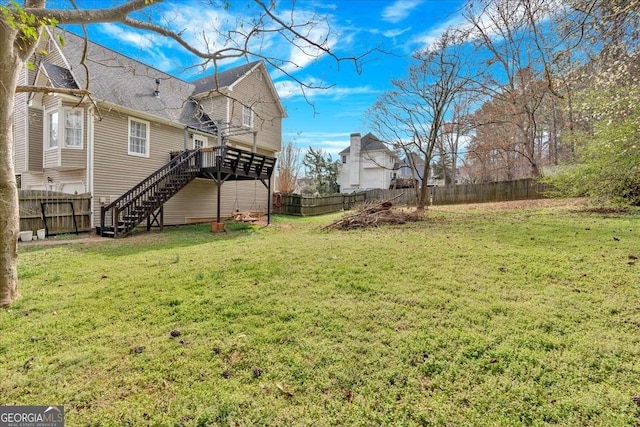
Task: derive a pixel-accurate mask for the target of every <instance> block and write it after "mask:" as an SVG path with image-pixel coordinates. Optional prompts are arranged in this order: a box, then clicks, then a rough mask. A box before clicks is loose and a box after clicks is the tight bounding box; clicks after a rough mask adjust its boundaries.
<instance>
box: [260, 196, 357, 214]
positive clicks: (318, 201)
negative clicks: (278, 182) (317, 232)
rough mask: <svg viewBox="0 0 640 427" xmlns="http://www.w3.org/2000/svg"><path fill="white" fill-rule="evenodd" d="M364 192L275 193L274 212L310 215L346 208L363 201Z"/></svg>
mask: <svg viewBox="0 0 640 427" xmlns="http://www.w3.org/2000/svg"><path fill="white" fill-rule="evenodd" d="M365 197H366V196H365V193H357V194H356V193H354V194H332V195H330V196H302V195H299V194H290V195H284V194H275V195H274V203H273V204H274V212H275V213H282V214H285V215H301V216H312V215H321V214H326V213H331V212H338V211H341V210H348V209H351V208H353V207H354V206H355V205H357V204H359V203H363V202H364V201H365Z"/></svg>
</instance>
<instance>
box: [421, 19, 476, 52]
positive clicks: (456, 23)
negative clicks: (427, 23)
mask: <svg viewBox="0 0 640 427" xmlns="http://www.w3.org/2000/svg"><path fill="white" fill-rule="evenodd" d="M465 25H468V24H467V23H466V20H465V18H464V17H463V16H462V15H454V16H452V17H451V18H449V19H448V20H446V21H444V22H442V23H441V24H440V25H438V26H436V27H433V28H430V29H429V31H427V32H426V33H422V34H420V35H418V36H416V39H415V41H416V43H418V44H420V45H421V49H427V48H429V47H430V46H431V45H432V44H433V43H434V42H435V41H436V40H438V38H439V37H440V36H441V35H442V34H443V33H444V32H445V31H446V30H447V29H449V28H462V27H463V26H465Z"/></svg>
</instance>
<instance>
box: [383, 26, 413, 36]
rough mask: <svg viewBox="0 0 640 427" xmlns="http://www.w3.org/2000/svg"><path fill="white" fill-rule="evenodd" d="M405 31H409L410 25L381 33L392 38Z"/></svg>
mask: <svg viewBox="0 0 640 427" xmlns="http://www.w3.org/2000/svg"><path fill="white" fill-rule="evenodd" d="M407 31H411V27H406V28H395V29H391V30H387V31H383V32H382V35H383V36H385V37H389V38H394V37H398V36H401V35H402V34H404V33H406V32H407Z"/></svg>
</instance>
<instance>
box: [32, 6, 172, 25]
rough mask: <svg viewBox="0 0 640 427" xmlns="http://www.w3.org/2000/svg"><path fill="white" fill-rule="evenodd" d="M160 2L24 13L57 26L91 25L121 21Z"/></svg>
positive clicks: (40, 9) (35, 9)
mask: <svg viewBox="0 0 640 427" xmlns="http://www.w3.org/2000/svg"><path fill="white" fill-rule="evenodd" d="M161 2H162V0H130V1H127V2H125V3H124V4H122V5H120V6H117V7H113V8H109V9H86V10H77V9H75V10H67V9H44V8H40V7H34V8H26V9H25V12H26V13H28V14H31V15H33V16H35V17H38V18H47V19H54V20H56V21H57V22H58V23H59V24H91V23H97V22H117V21H122V20H123V19H124V18H126V16H127V15H129V14H130V13H131V12H135V11H138V10H142V9H144V8H146V7H148V6H151V5H153V4H158V3H161Z"/></svg>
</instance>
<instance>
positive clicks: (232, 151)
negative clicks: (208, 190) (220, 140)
mask: <svg viewBox="0 0 640 427" xmlns="http://www.w3.org/2000/svg"><path fill="white" fill-rule="evenodd" d="M189 151H192V150H189ZM197 151H198V158H197V160H196V164H198V165H199V167H200V172H199V176H201V177H202V178H208V179H211V180H213V181H214V182H215V183H216V185H217V186H218V194H217V205H218V206H217V217H216V218H217V222H218V223H219V222H220V204H221V196H220V193H221V191H220V188H221V187H222V184H223V183H225V182H226V181H253V180H259V181H260V182H261V183H262V184H263V185H264V186H265V187H266V188H267V197H268V199H267V223H268V224H269V223H271V175H272V174H273V171H274V169H275V164H276V158H275V157H270V156H266V155H262V154H258V153H254V152H251V151H247V150H242V149H239V148H235V147H230V146H227V145H223V146H218V147H205V148H200V149H199V150H197ZM178 154H180V152H172V153H171V158H172V159H173V158H174V157H175V156H177V155H178Z"/></svg>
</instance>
